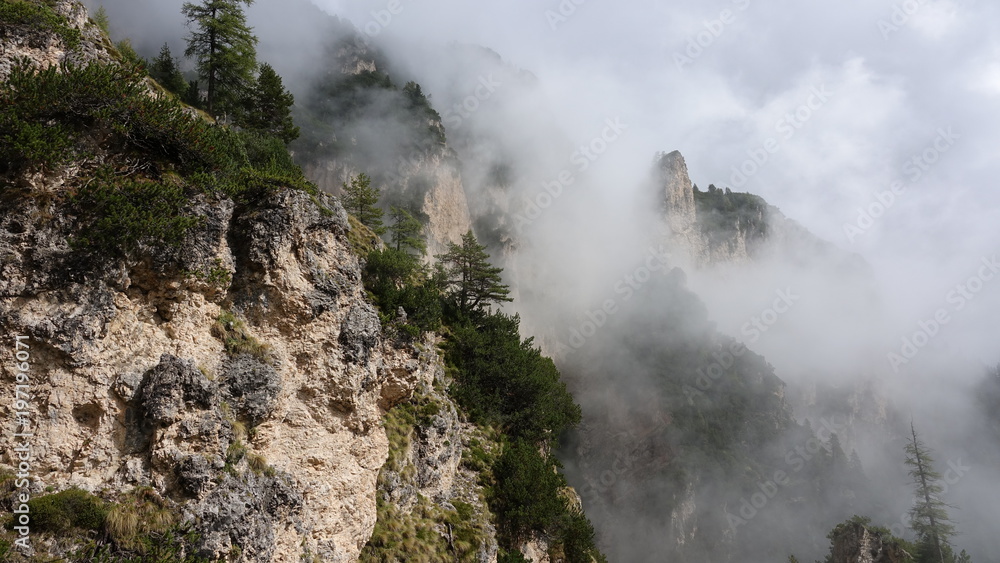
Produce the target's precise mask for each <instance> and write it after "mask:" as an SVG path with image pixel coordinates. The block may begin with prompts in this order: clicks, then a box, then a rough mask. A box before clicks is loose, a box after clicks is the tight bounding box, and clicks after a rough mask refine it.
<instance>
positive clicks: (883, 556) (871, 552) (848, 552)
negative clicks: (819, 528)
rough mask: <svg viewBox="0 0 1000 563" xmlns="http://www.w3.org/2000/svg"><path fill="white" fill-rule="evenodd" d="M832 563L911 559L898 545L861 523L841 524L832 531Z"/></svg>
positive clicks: (892, 562)
mask: <svg viewBox="0 0 1000 563" xmlns="http://www.w3.org/2000/svg"><path fill="white" fill-rule="evenodd" d="M830 556H831V559H830V561H831V562H832V563H903V562H905V561H910V560H911V557H910V555H909V554H908V553H906V551H904V550H903V549H902V548H901V547H900V546H899V544H898V543H896V542H894V541H892V540H891V539H888V538H885V537H883V535H882V534H881V533H879V532H877V531H874V530H872V529H870V528H868V527H867V526H865V525H863V524H861V523H857V522H855V523H848V524H842V525H840V526H838V527H837V529H836V530H834V533H833V550H832V552H831V555H830Z"/></svg>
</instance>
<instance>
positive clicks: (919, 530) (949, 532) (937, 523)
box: [906, 422, 955, 563]
mask: <svg viewBox="0 0 1000 563" xmlns="http://www.w3.org/2000/svg"><path fill="white" fill-rule="evenodd" d="M910 434H911V439H910V441H909V442H908V443H907V444H906V465H907V466H909V468H910V471H909V474H910V477H911V478H912V479H913V484H914V488H915V491H916V502H915V503H914V505H913V508H911V509H910V518H911V519H912V520H911V522H910V528H912V529H913V531H914V532H915V533H916V535H917V548H918V552H917V561H918V562H919V563H931V562H933V563H948V559H950V554H951V546H950V543H949V540H950V538H951V537H952V536H954V535H955V526H954V525H953V524H952V523H951V519H950V518H949V517H948V510H947V509H948V508H949V506H948V505H947V504H945V502H944V501H943V500H941V492H942V491H943V490H944V489H943V487H941V485H940V484H939V483H940V481H941V474H940V473H938V472H937V471H935V470H934V465H933V464H934V459H933V458H932V457H931V453H930V450H929V449H928V448H927V446H925V445H924V443H923V442H922V441H921V440H920V438H919V437H918V436H917V431H916V429H915V428H914V426H913V423H912V422H911V423H910ZM946 554H948V555H949V558H948V559H946V557H945V555H946Z"/></svg>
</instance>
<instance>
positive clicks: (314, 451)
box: [0, 1, 442, 562]
mask: <svg viewBox="0 0 1000 563" xmlns="http://www.w3.org/2000/svg"><path fill="white" fill-rule="evenodd" d="M54 9H55V10H56V12H57V13H59V14H62V15H64V16H66V18H67V20H66V21H67V22H68V23H67V27H65V28H64V29H63V28H60V29H22V27H24V26H18V25H12V24H10V22H7V23H5V24H4V25H2V26H0V37H2V39H3V40H2V41H0V69H9V68H10V65H11V63H12V61H13V59H14V58H15V57H28V58H29V59H30V60H31V62H32V63H33V64H35V65H36V66H38V67H44V66H50V65H53V64H57V63H60V62H64V61H72V62H88V61H94V60H97V61H102V62H109V61H111V60H112V59H113V57H112V55H111V51H109V50H108V49H107V48H106V46H105V44H106V38H105V37H104V35H103V34H102V33H100V31H99V30H98V29H97V28H96V26H94V25H93V24H90V23H87V18H86V12H85V10H84V9H83V8H82V6H80V5H79V4H77V3H75V2H68V1H63V2H57V3H55V5H54ZM67 29H68V30H70V31H71V32H72V31H75V33H68V32H67V31H66V30H67ZM67 37H69V38H70V39H72V41H71V40H68V39H67ZM74 37H75V39H73V38H74ZM85 168H86V166H85V165H84V164H82V163H80V162H71V163H69V164H67V165H62V166H59V167H58V168H57V169H55V170H50V171H47V172H36V173H34V174H33V175H29V176H27V177H21V178H17V179H16V181H13V180H11V179H4V183H3V184H2V185H0V198H2V204H0V334H3V335H4V340H5V341H9V342H13V340H14V337H15V336H19V337H23V338H21V340H20V341H21V342H22V343H24V344H26V345H27V346H28V347H29V350H28V353H29V355H30V360H29V366H30V380H29V382H28V384H29V388H30V390H29V391H28V392H27V398H25V399H24V400H25V403H23V404H20V405H18V408H17V412H16V413H15V410H14V405H13V404H12V403H11V402H9V401H7V402H5V403H4V406H3V407H2V411H0V415H2V420H3V424H4V426H5V427H6V428H14V426H15V422H17V423H18V424H21V425H22V427H23V428H30V430H31V433H32V436H31V437H30V446H31V471H30V485H29V492H30V494H31V496H32V498H36V497H41V496H43V495H45V494H46V493H48V492H52V491H60V490H64V489H67V488H70V487H78V488H80V489H83V490H85V491H89V492H92V493H97V494H99V495H101V496H103V497H104V498H105V500H110V499H114V498H120V496H121V495H123V494H125V493H127V492H128V491H132V490H142V491H148V492H145V493H143V494H145V495H151V496H153V497H155V498H157V499H160V500H158V501H157V502H162V503H163V504H164V506H167V507H168V508H169V511H170V512H171V513H172V514H174V516H175V517H176V518H177V519H178V520H179V522H180V523H184V524H187V525H190V526H191V527H192V531H194V532H196V533H197V534H198V535H199V537H200V539H199V540H197V542H196V549H197V550H199V551H200V553H201V554H203V555H205V556H210V557H229V558H230V559H231V560H240V561H288V562H292V561H295V562H297V561H301V560H302V558H303V557H307V558H316V559H317V560H323V561H355V560H357V559H358V557H359V554H360V552H361V549H362V547H363V546H364V545H365V544H366V543H367V542H368V540H369V538H370V536H371V533H372V530H373V528H374V526H375V522H376V517H377V513H376V487H377V479H378V475H379V471H380V469H381V468H382V466H383V464H384V463H385V461H386V459H387V457H388V453H389V443H388V439H387V435H386V431H385V429H384V427H383V416H384V415H385V413H386V412H387V410H388V409H390V408H392V407H393V406H395V405H397V404H398V403H400V402H402V401H405V400H407V399H408V398H409V397H410V396H411V394H412V391H413V389H414V388H415V386H416V384H417V382H418V381H421V380H428V379H432V378H433V374H434V373H438V372H439V371H440V370H441V369H442V368H441V366H440V362H439V361H438V360H437V359H436V356H434V357H428V356H421V355H420V354H419V353H417V352H416V351H415V349H414V348H413V347H412V346H410V345H404V344H399V345H396V344H393V343H390V342H386V341H384V340H383V337H382V332H381V326H380V322H379V318H378V315H377V313H376V311H375V309H374V308H373V307H372V306H371V305H370V304H368V303H367V302H366V300H365V297H364V288H363V286H362V284H361V274H360V266H359V262H358V257H357V256H356V255H355V254H354V253H353V252H352V250H351V247H350V245H349V242H348V236H347V235H348V230H349V228H350V227H349V223H348V220H347V215H346V213H345V212H344V211H343V209H342V208H341V206H340V204H339V202H338V201H337V200H336V199H334V198H332V197H330V196H325V195H319V196H310V195H309V194H307V193H305V192H303V191H298V190H293V189H279V190H275V191H273V192H271V193H269V194H268V195H266V196H264V197H263V198H262V199H260V200H259V201H256V202H255V203H253V204H249V203H247V202H240V203H237V202H235V201H233V200H232V199H229V198H228V197H226V196H223V195H206V194H200V195H196V196H192V197H191V199H190V200H189V201H188V202H187V203H186V211H187V212H188V213H189V214H190V215H191V216H192V217H195V218H196V219H197V226H195V227H193V228H191V229H190V230H188V231H187V233H186V235H185V236H184V239H183V241H182V243H181V244H180V246H179V247H164V248H155V249H154V248H146V247H144V248H143V249H141V251H140V252H139V254H138V255H137V256H138V258H136V259H133V258H115V257H112V256H104V257H98V256H94V255H89V254H87V253H84V252H81V251H79V249H78V248H77V247H76V246H75V245H73V244H71V241H72V238H73V236H75V235H76V234H77V233H78V232H79V224H78V221H79V219H78V217H77V216H76V212H75V208H74V206H73V200H72V197H70V196H71V191H70V190H71V189H72V188H71V186H78V185H79V184H80V182H81V181H82V180H85V179H86V177H87V176H86V174H87V173H88V172H85V171H84V169H85ZM90 172H92V171H90ZM11 346H13V344H11ZM10 349H11V350H12V349H13V348H10ZM0 373H2V383H0V388H2V391H0V392H2V393H4V395H5V396H9V397H14V396H15V376H16V373H15V365H14V364H13V363H11V362H3V363H2V366H0ZM22 383H23V382H22ZM18 389H19V390H20V391H22V398H23V397H24V394H23V392H24V388H23V387H21V388H18ZM15 417H16V420H15ZM14 439H15V438H14V437H13V436H12V433H11V432H4V433H3V436H2V438H0V448H2V451H3V454H2V457H0V463H2V465H5V466H7V467H17V464H18V459H17V456H16V454H15V453H14V452H13V449H12V448H13V447H14V446H15V443H14ZM3 502H4V503H5V504H4V509H5V510H7V509H10V507H9V506H8V505H7V504H6V503H8V502H9V499H7V498H6V497H5V499H4V501H3ZM35 540H36V541H35V542H34V549H35V553H37V554H40V555H41V554H45V555H48V556H52V557H65V556H66V555H67V554H68V550H70V549H72V548H73V546H72V545H69V544H68V543H67V542H66V541H63V540H62V539H60V538H56V537H50V536H45V535H44V534H43V535H38V536H37V537H36V538H35ZM310 560H312V559H310Z"/></svg>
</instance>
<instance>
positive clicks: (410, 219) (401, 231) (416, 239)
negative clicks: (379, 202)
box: [389, 206, 427, 254]
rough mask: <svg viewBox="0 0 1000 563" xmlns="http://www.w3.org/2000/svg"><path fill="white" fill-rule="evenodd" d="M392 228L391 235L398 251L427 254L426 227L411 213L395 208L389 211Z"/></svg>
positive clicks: (390, 228)
mask: <svg viewBox="0 0 1000 563" xmlns="http://www.w3.org/2000/svg"><path fill="white" fill-rule="evenodd" d="M389 217H390V218H392V226H391V227H389V234H390V238H391V240H392V244H394V245H395V246H396V250H399V251H402V250H407V251H409V250H415V251H416V252H417V253H418V254H423V253H425V252H427V241H425V240H424V226H423V224H421V223H420V221H419V220H418V219H417V218H416V217H414V216H413V215H411V214H410V212H409V211H407V210H405V209H402V208H400V207H396V206H393V207H392V208H391V209H390V210H389Z"/></svg>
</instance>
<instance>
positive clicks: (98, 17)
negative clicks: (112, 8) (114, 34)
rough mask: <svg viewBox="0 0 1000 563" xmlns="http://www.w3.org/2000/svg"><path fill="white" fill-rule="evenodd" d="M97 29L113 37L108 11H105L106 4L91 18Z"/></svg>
mask: <svg viewBox="0 0 1000 563" xmlns="http://www.w3.org/2000/svg"><path fill="white" fill-rule="evenodd" d="M91 19H93V20H94V23H95V24H97V27H99V28H100V29H101V31H103V32H104V34H105V35H111V20H110V19H109V18H108V11H107V10H105V9H104V4H101V5H100V6H99V7H98V8H97V11H96V12H94V17H93V18H91Z"/></svg>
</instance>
